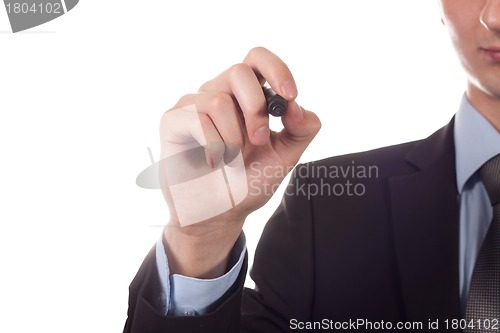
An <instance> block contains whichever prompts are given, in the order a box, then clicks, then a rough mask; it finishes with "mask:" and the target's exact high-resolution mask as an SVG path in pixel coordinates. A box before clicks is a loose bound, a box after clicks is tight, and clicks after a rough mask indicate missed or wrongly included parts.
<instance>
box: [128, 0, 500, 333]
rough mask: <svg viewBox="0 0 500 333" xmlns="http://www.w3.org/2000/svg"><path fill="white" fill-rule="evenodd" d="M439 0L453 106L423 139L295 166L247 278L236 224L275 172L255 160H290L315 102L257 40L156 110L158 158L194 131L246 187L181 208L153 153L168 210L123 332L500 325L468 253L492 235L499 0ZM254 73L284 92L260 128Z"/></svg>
mask: <svg viewBox="0 0 500 333" xmlns="http://www.w3.org/2000/svg"><path fill="white" fill-rule="evenodd" d="M439 3H440V6H441V9H442V20H443V23H444V24H445V25H446V26H447V27H448V29H449V31H450V36H451V38H452V41H453V44H454V46H455V49H456V51H457V53H458V55H459V58H460V60H461V63H462V65H463V67H464V69H465V72H466V74H467V91H466V95H465V96H464V98H463V101H462V104H461V107H460V109H459V111H458V113H457V115H456V117H454V119H452V120H451V122H450V123H449V124H448V125H447V126H445V127H444V128H442V129H441V130H439V131H437V132H436V133H434V134H433V135H431V136H430V137H429V138H427V139H425V140H421V141H417V142H410V143H406V144H402V145H398V146H393V147H387V148H382V149H378V150H374V151H369V152H365V153H358V154H351V155H347V156H340V157H335V158H330V159H326V160H323V161H317V162H313V163H309V164H305V165H300V166H298V167H297V168H296V169H295V173H294V176H293V177H292V180H291V182H290V185H289V188H291V189H292V191H291V192H289V191H287V192H286V194H285V197H284V199H283V202H282V204H281V205H280V207H279V208H278V209H277V211H276V213H275V214H274V215H273V217H272V218H271V220H270V221H269V222H268V224H267V226H266V228H265V230H264V232H263V235H262V237H261V240H260V243H259V246H258V248H257V251H256V254H255V262H254V267H253V269H252V274H251V275H252V278H253V280H254V281H255V284H256V289H255V290H248V289H244V288H243V282H244V278H245V272H246V259H245V251H244V238H243V236H242V234H241V230H242V225H243V223H244V220H245V217H246V216H247V215H248V214H249V213H250V212H252V211H254V210H255V209H258V208H259V207H261V206H262V205H263V204H264V203H265V202H267V200H268V199H269V197H270V194H269V193H268V192H266V191H264V190H263V189H264V188H265V187H266V186H267V187H268V186H270V185H271V186H272V185H275V184H278V183H280V182H281V181H282V179H283V178H284V175H285V173H284V172H281V173H280V172H274V173H265V172H264V170H269V168H271V169H272V170H289V169H290V167H292V166H293V165H295V164H296V163H297V161H298V159H299V157H300V155H301V154H302V152H303V151H304V150H305V149H306V147H307V145H308V144H309V143H310V141H311V140H312V139H313V137H314V136H315V134H316V133H317V131H318V130H319V128H320V122H319V120H318V118H317V117H316V115H315V114H314V113H312V112H309V111H305V110H303V109H302V108H301V107H300V106H299V105H298V104H297V103H296V102H295V101H294V99H295V97H296V96H297V89H296V86H295V83H294V80H293V77H292V74H291V73H290V71H289V70H288V68H287V66H286V65H285V64H284V63H283V62H282V61H281V60H280V59H279V58H278V57H277V56H275V55H274V54H272V53H271V52H269V51H268V50H266V49H263V48H256V49H253V50H251V51H250V52H249V54H248V55H247V57H246V58H245V60H244V61H243V63H242V64H238V65H235V66H233V67H231V68H229V69H228V70H226V71H225V72H223V73H222V74H220V75H219V76H217V77H216V78H215V79H213V80H211V81H208V82H207V83H205V84H204V85H203V86H202V87H201V88H200V91H199V93H198V94H193V95H186V96H184V97H182V98H181V99H180V100H179V102H178V103H177V105H175V106H174V107H173V108H172V110H170V111H168V112H166V113H165V115H164V117H163V119H162V124H161V130H162V156H163V157H164V158H165V159H168V158H170V157H172V156H174V155H175V153H178V152H182V151H187V150H189V149H194V148H193V147H194V146H193V143H197V144H199V145H202V146H204V147H205V151H206V154H207V156H206V157H207V161H208V162H207V163H208V164H209V165H211V166H212V168H213V167H214V165H217V164H218V163H219V162H220V161H225V160H229V162H228V163H229V164H230V163H231V162H230V161H231V160H235V158H234V156H236V155H238V154H241V156H242V158H243V160H244V162H245V166H246V177H247V181H248V182H249V188H250V189H251V190H250V191H249V193H248V195H247V196H246V197H245V198H244V200H242V202H240V203H236V201H235V200H234V197H233V198H232V205H231V206H229V208H228V209H226V210H223V211H224V212H222V213H219V214H216V215H215V214H212V215H210V214H208V213H207V214H208V215H206V217H207V218H206V219H203V221H201V222H200V221H198V220H200V218H199V216H203V213H204V212H200V214H201V215H200V214H198V215H196V216H197V218H198V220H196V219H195V220H196V221H195V220H192V221H189V222H188V223H185V221H183V219H184V216H186V212H185V211H192V210H196V205H194V204H193V206H190V207H186V206H188V205H187V204H185V205H182V204H180V205H179V204H178V203H179V202H180V201H182V200H180V199H179V193H177V192H176V191H177V190H174V189H173V186H170V185H172V182H171V179H172V177H173V176H172V175H170V176H169V175H168V173H169V172H171V173H174V174H175V172H173V170H174V169H172V168H171V166H170V165H167V164H168V163H167V164H164V168H163V169H162V172H163V173H164V174H163V175H162V181H163V185H164V186H163V190H164V195H165V198H166V200H167V203H168V204H169V207H170V210H171V212H172V216H171V220H170V222H169V224H168V225H167V226H166V227H165V229H164V234H163V239H162V240H161V241H159V242H158V244H157V246H156V247H155V249H153V251H151V253H150V254H149V255H148V257H147V258H146V260H145V261H144V263H143V265H142V267H141V268H140V270H139V272H138V274H137V276H136V278H135V279H134V281H133V282H132V284H131V286H130V300H129V312H128V320H127V323H126V325H125V332H238V331H242V332H288V331H292V330H320V329H329V330H334V329H337V330H345V331H349V330H351V331H363V332H366V331H380V330H395V329H397V330H400V331H403V330H407V331H439V332H441V331H455V330H456V331H460V330H462V329H465V330H467V331H471V332H481V331H483V330H484V329H490V330H500V327H499V325H500V323H499V322H498V320H499V317H500V310H499V305H498V299H496V300H493V301H491V300H487V299H486V298H491V297H489V295H494V296H493V298H495V297H497V296H498V294H499V290H498V284H495V283H497V282H498V280H499V279H498V278H499V276H498V274H499V273H498V272H495V271H494V272H493V273H491V270H490V271H488V270H487V272H486V273H484V266H486V267H488V266H492V265H497V263H494V262H495V260H496V259H493V261H491V262H490V263H488V264H486V265H482V264H481V265H478V266H483V268H481V269H477V268H475V264H476V261H477V262H478V263H483V259H480V258H482V257H484V254H483V253H482V252H485V253H488V250H483V249H482V248H494V249H496V247H495V246H496V245H490V244H495V242H494V241H493V242H492V241H490V239H494V236H490V235H492V234H493V232H491V231H488V230H489V229H490V225H491V226H492V228H491V229H492V230H493V229H494V228H493V226H494V225H496V224H495V223H494V222H492V220H493V221H495V220H497V216H498V212H497V213H495V212H496V211H498V210H499V209H498V205H496V200H497V199H496V195H497V194H495V193H494V189H493V188H495V187H500V186H497V185H490V182H489V181H486V180H485V179H486V178H484V177H483V174H484V173H485V172H483V170H486V169H487V170H489V169H491V170H493V172H490V173H489V175H491V174H493V177H491V176H488V177H489V178H494V181H497V183H496V184H499V182H500V181H499V179H500V171H499V170H500V167H498V169H497V166H498V165H500V162H498V163H499V164H498V165H497V166H493V167H489V166H491V165H492V164H491V163H488V162H490V161H496V160H494V157H495V156H496V155H498V154H500V134H499V131H500V0H478V1H471V0H440V1H439ZM264 81H267V82H269V84H270V85H271V86H272V87H273V88H274V90H276V92H278V93H279V94H281V95H282V96H284V97H285V98H286V99H287V100H288V111H287V113H286V114H285V116H283V119H282V120H283V124H284V129H283V131H282V132H280V133H270V131H269V127H268V118H267V114H266V113H265V109H264V106H265V100H264V96H263V94H262V90H261V85H262V84H263V83H264ZM190 107H192V108H193V109H194V110H195V111H196V113H195V114H196V118H195V119H197V120H196V121H195V122H194V123H196V126H194V125H193V118H192V116H193V112H191V113H190V112H184V111H186V110H188V109H189V108H190ZM179 110H180V111H179ZM212 143H230V144H226V145H225V146H224V145H222V146H221V145H217V144H212ZM233 146H237V147H239V148H240V150H239V151H236V152H234V151H231V150H232V148H230V147H233ZM221 147H222V148H221ZM228 155H231V156H232V157H231V158H229V159H228ZM238 156H240V155H238ZM494 163H497V162H494ZM483 165H485V166H486V165H488V167H483ZM187 168H189V166H188V164H186V165H184V166H183V169H187ZM175 170H177V171H178V170H179V169H175ZM339 170H340V171H339ZM339 174H340V175H341V178H342V182H341V183H339V178H338V175H339ZM269 175H271V176H269ZM174 178H175V177H174ZM226 180H227V179H226ZM339 184H340V185H342V184H343V185H342V186H344V187H342V188H340V187H339ZM349 184H350V185H349ZM228 186H229V185H228ZM356 186H358V187H356ZM304 189H305V190H304ZM313 189H314V190H315V191H314V192H313V191H312V190H313ZM319 189H321V191H323V192H321V191H319ZM201 190H202V191H203V190H204V189H203V188H202V189H201ZM252 190H253V191H252ZM287 190H288V188H287ZM316 190H318V191H316ZM340 190H342V191H343V192H342V193H341V194H342V195H335V196H332V195H328V194H331V193H332V191H337V192H335V193H336V194H338V193H339V192H338V191H340ZM349 191H350V192H349ZM490 197H491V198H490ZM184 202H185V201H184ZM217 205H218V204H216V205H215V206H216V207H215V208H218V206H217ZM221 205H222V204H221ZM231 207H232V208H231ZM493 207H495V208H493ZM215 211H217V209H215ZM189 213H190V212H189ZM190 216H192V215H190ZM499 223H500V222H499ZM181 224H182V225H186V224H187V225H186V226H183V227H181ZM483 243H484V244H485V245H486V244H487V245H486V246H483ZM495 251H496V250H495ZM489 253H490V257H493V258H495V257H496V258H498V257H500V252H494V254H493V255H491V252H489ZM491 274H493V275H491ZM495 274H497V275H495ZM484 276H487V277H488V278H491V277H492V276H493V280H494V281H497V282H494V283H493V284H490V281H487V283H486V285H487V286H489V287H490V289H488V290H487V292H486V293H484V292H483V291H482V289H481V288H484V284H481V282H477V281H478V280H481V277H484ZM478 277H479V278H478ZM483 280H485V279H483ZM481 292H482V293H481ZM477 295H479V296H477ZM478 311H479V312H478ZM481 311H483V312H481ZM486 326H488V327H486Z"/></svg>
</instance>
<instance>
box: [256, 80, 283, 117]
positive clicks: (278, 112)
mask: <svg viewBox="0 0 500 333" xmlns="http://www.w3.org/2000/svg"><path fill="white" fill-rule="evenodd" d="M262 90H263V91H264V96H265V97H266V103H267V113H269V114H270V115H272V116H274V117H281V116H282V115H284V114H285V113H286V109H287V106H288V103H287V101H286V99H284V98H283V97H282V96H280V95H278V94H277V93H276V92H275V91H274V90H273V89H271V88H268V87H262Z"/></svg>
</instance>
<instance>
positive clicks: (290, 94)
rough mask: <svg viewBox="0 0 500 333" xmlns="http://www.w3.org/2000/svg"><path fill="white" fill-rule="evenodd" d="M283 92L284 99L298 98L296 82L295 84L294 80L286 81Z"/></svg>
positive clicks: (282, 87) (282, 88)
mask: <svg viewBox="0 0 500 333" xmlns="http://www.w3.org/2000/svg"><path fill="white" fill-rule="evenodd" d="M281 91H282V94H283V97H285V98H286V99H294V98H295V97H297V86H296V85H295V82H293V80H288V81H286V82H285V83H284V84H283V85H282V86H281Z"/></svg>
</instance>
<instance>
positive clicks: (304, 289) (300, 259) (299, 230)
mask: <svg viewBox="0 0 500 333" xmlns="http://www.w3.org/2000/svg"><path fill="white" fill-rule="evenodd" d="M301 167H303V168H304V167H305V166H301ZM298 168H299V167H297V168H296V169H295V170H297V169H298ZM296 174H297V172H295V176H293V177H292V179H291V181H290V183H289V184H288V186H287V190H286V193H285V196H284V198H283V200H282V203H281V205H280V206H279V207H278V209H277V210H276V212H275V213H274V215H273V216H272V218H271V219H270V221H269V222H268V223H267V225H266V227H265V229H264V232H263V234H262V237H261V239H260V241H259V245H258V247H257V250H256V253H255V259H254V267H253V269H252V271H251V277H252V279H253V280H254V281H255V284H256V288H255V290H251V289H247V288H244V287H243V285H244V281H245V276H246V271H247V269H246V268H247V258H246V257H245V262H244V264H243V268H242V270H241V272H240V274H239V276H238V279H237V280H236V282H235V283H234V285H233V286H232V287H231V288H230V289H229V290H228V291H227V292H226V294H225V295H224V296H223V297H222V298H221V299H220V300H219V301H218V302H217V304H214V306H213V307H212V308H213V309H214V310H213V311H212V312H210V313H208V314H206V315H201V316H193V317H173V316H164V315H162V314H161V313H160V312H158V311H157V310H156V309H157V308H158V307H157V306H156V305H157V304H158V303H157V302H158V301H159V300H158V295H160V293H161V290H160V286H159V281H158V274H157V268H156V260H155V252H154V249H153V250H152V251H151V252H150V253H149V254H148V256H147V257H146V259H145V260H144V262H143V264H142V266H141V267H140V269H139V271H138V273H137V275H136V277H135V278H134V280H133V281H132V283H131V285H130V288H129V308H128V317H127V321H126V323H125V328H124V332H125V333H147V332H151V333H160V332H161V333H165V332H183V333H184V332H185V333H198V332H199V333H202V332H204V333H213V332H217V333H223V332H228V333H229V332H231V333H232V332H248V333H250V332H252V333H260V332H262V333H272V332H290V331H291V329H290V320H291V319H297V320H299V321H305V320H307V319H309V317H310V311H311V304H312V300H313V291H314V285H313V276H312V273H313V250H312V248H313V246H312V237H313V225H312V212H311V209H310V202H309V200H308V198H307V194H308V188H307V186H308V185H307V182H306V181H305V180H304V179H301V178H300V177H296Z"/></svg>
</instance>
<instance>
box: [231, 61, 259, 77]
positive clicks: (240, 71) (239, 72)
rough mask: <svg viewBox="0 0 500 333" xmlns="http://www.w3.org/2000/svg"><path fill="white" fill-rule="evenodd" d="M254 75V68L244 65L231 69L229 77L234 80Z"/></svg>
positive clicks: (235, 65)
mask: <svg viewBox="0 0 500 333" xmlns="http://www.w3.org/2000/svg"><path fill="white" fill-rule="evenodd" d="M249 73H253V70H252V68H251V67H250V66H249V65H247V64H244V63H239V64H234V65H232V66H231V67H230V68H229V75H230V76H231V77H232V78H235V77H242V76H246V75H248V74H249Z"/></svg>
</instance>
